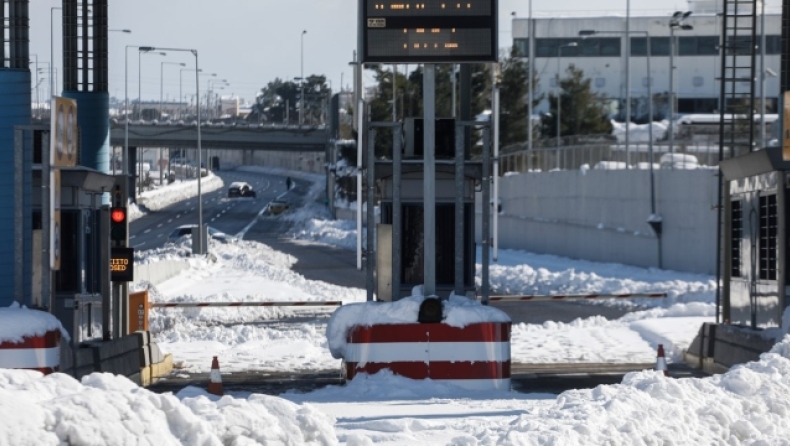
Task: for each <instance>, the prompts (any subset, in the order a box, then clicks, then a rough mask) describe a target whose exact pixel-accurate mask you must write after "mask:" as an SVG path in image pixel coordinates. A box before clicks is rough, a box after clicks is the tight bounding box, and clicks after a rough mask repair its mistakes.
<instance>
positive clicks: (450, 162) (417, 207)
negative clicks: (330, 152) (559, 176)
mask: <svg viewBox="0 0 790 446" xmlns="http://www.w3.org/2000/svg"><path fill="white" fill-rule="evenodd" d="M475 126H482V127H484V128H483V131H484V132H485V133H486V134H488V128H487V127H486V123H462V122H458V121H456V120H455V119H451V118H440V119H437V120H436V127H435V128H436V133H435V135H436V137H435V138H436V142H435V144H436V146H435V158H436V162H435V196H436V201H435V227H436V232H435V234H436V237H435V254H436V262H435V272H436V282H435V284H436V293H437V295H438V296H439V297H440V298H447V297H448V296H449V295H450V293H452V292H455V293H456V294H459V290H460V294H463V295H467V296H469V297H470V298H475V254H476V250H475V239H474V235H475V214H474V213H475V191H476V190H477V189H478V187H480V186H481V184H482V183H484V177H485V176H484V175H483V172H484V167H483V164H484V163H483V161H482V160H472V159H471V157H470V153H469V152H470V151H469V149H468V147H469V144H467V142H466V139H467V137H468V136H467V135H468V134H469V133H470V132H467V131H465V129H466V128H469V127H475ZM422 129H423V119H422V118H407V119H406V120H405V121H404V124H403V125H401V124H400V123H370V126H369V132H368V135H367V138H368V144H369V149H368V153H367V156H368V157H371V156H373V157H375V169H374V170H375V183H376V187H375V190H376V199H377V200H378V202H379V206H380V222H379V224H378V225H377V226H376V253H375V255H376V298H377V300H379V301H392V300H399V299H401V298H402V297H406V296H410V295H411V293H412V289H413V287H414V286H417V285H420V284H423V283H425V281H424V278H425V277H424V275H425V273H424V263H425V257H424V256H425V246H424V239H425V237H424V229H425V228H424V162H423V150H422V146H423V132H422ZM382 131H383V132H386V133H391V134H392V145H391V148H389V147H384V148H382V147H381V145H382V141H381V139H379V140H378V141H377V135H378V133H379V132H382ZM387 139H388V138H387ZM484 144H486V145H489V144H490V139H489V138H487V137H486V138H484ZM376 145H378V146H379V147H376ZM486 147H487V146H486ZM484 152H486V153H488V150H484ZM370 181H371V179H370V178H368V182H370ZM368 198H369V197H368ZM368 206H371V203H370V202H368ZM371 224H372V223H371V222H370V220H369V221H368V230H370V229H371V226H370V225H371ZM456 234H463V236H462V237H458V238H456ZM369 252H370V251H369Z"/></svg>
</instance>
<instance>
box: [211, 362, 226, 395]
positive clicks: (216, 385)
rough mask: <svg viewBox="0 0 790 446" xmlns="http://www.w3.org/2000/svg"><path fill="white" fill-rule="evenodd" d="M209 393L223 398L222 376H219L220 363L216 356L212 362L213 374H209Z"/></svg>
mask: <svg viewBox="0 0 790 446" xmlns="http://www.w3.org/2000/svg"><path fill="white" fill-rule="evenodd" d="M208 379H209V382H208V393H211V394H213V395H217V396H222V395H223V394H224V393H223V391H222V375H220V374H219V361H218V360H217V357H216V356H215V357H214V359H213V360H212V361H211V373H210V374H209V378H208Z"/></svg>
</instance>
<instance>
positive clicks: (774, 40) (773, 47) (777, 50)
mask: <svg viewBox="0 0 790 446" xmlns="http://www.w3.org/2000/svg"><path fill="white" fill-rule="evenodd" d="M765 54H782V36H765Z"/></svg>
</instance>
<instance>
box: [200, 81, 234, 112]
mask: <svg viewBox="0 0 790 446" xmlns="http://www.w3.org/2000/svg"><path fill="white" fill-rule="evenodd" d="M214 84H223V85H230V84H229V83H228V80H227V79H209V80H208V81H207V82H206V119H211V108H210V107H211V93H212V92H213V91H214Z"/></svg>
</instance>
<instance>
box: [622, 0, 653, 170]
mask: <svg viewBox="0 0 790 446" xmlns="http://www.w3.org/2000/svg"><path fill="white" fill-rule="evenodd" d="M648 57H650V54H648ZM648 75H649V72H648ZM650 124H651V126H650V127H651V128H652V124H653V123H652V122H651V123H650ZM625 168H626V169H630V168H631V0H626V6H625Z"/></svg>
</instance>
